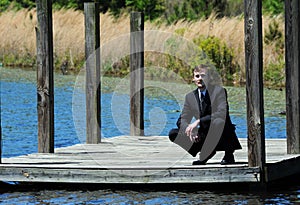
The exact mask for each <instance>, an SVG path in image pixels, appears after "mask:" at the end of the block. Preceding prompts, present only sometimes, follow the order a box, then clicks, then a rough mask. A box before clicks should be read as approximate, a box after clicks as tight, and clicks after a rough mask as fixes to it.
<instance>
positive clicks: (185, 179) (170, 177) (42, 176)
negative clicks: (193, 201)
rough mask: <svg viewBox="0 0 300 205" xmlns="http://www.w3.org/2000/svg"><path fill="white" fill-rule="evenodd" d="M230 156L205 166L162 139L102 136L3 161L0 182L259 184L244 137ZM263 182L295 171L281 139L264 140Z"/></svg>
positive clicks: (297, 158) (299, 160)
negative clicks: (91, 141) (98, 139)
mask: <svg viewBox="0 0 300 205" xmlns="http://www.w3.org/2000/svg"><path fill="white" fill-rule="evenodd" d="M240 142H241V144H242V146H243V149H242V150H239V151H236V152H235V157H236V162H237V163H236V164H234V165H220V161H221V159H222V157H223V154H224V153H223V152H217V154H216V155H215V156H214V157H213V158H212V159H211V160H209V161H208V163H207V164H206V165H200V166H192V165H191V163H192V161H193V160H196V159H197V158H193V157H192V156H190V155H188V154H187V153H186V152H185V151H184V150H183V149H182V148H180V147H178V146H177V145H175V144H173V143H171V142H170V141H169V139H168V137H166V136H151V137H129V136H120V137H114V138H104V139H102V143H100V144H78V145H74V146H70V147H65V148H58V149H55V153H54V154H49V153H35V154H28V155H24V156H18V157H12V158H3V159H2V164H0V181H11V182H55V183H93V184H94V183H96V184H115V183H118V184H119V183H121V184H162V183H168V184H177V185H178V184H180V183H182V184H188V183H193V184H196V183H229V182H230V183H231V182H243V183H259V182H260V181H261V179H263V177H262V172H261V170H260V168H259V167H251V168H250V167H248V163H247V159H248V158H247V153H248V152H247V139H240ZM266 153H267V155H266V162H267V163H266V166H265V177H264V178H265V179H266V182H271V181H274V180H278V179H283V178H285V177H288V176H291V175H295V174H299V173H300V166H299V165H300V155H299V154H297V155H287V154H286V139H268V140H266Z"/></svg>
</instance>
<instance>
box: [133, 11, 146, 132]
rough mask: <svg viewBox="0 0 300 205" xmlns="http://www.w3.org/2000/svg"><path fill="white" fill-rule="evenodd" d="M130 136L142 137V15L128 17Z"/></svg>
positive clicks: (138, 13)
mask: <svg viewBox="0 0 300 205" xmlns="http://www.w3.org/2000/svg"><path fill="white" fill-rule="evenodd" d="M130 135H131V136H143V135H144V14H143V13H141V12H132V13H131V15H130Z"/></svg>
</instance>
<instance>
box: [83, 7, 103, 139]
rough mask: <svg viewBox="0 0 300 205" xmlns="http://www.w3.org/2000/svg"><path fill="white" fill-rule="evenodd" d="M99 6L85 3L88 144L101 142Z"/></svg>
mask: <svg viewBox="0 0 300 205" xmlns="http://www.w3.org/2000/svg"><path fill="white" fill-rule="evenodd" d="M98 8H99V4H98V3H84V17H85V58H86V143H87V144H97V143H99V142H101V132H100V129H101V116H100V112H101V107H100V103H101V99H100V96H101V93H100V90H101V85H100V23H99V22H100V16H99V9H98Z"/></svg>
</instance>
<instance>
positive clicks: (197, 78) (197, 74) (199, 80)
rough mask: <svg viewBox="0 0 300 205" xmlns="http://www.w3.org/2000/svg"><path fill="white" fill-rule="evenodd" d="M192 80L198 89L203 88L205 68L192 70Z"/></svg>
mask: <svg viewBox="0 0 300 205" xmlns="http://www.w3.org/2000/svg"><path fill="white" fill-rule="evenodd" d="M193 81H194V83H195V84H196V86H197V87H198V88H199V89H200V90H204V89H205V88H206V85H205V83H206V82H207V70H206V69H201V70H200V71H194V77H193Z"/></svg>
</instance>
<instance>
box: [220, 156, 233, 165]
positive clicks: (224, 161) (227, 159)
mask: <svg viewBox="0 0 300 205" xmlns="http://www.w3.org/2000/svg"><path fill="white" fill-rule="evenodd" d="M234 163H235V160H234V156H233V154H232V155H227V156H226V155H225V156H224V157H223V159H222V161H221V165H227V164H234Z"/></svg>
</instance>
